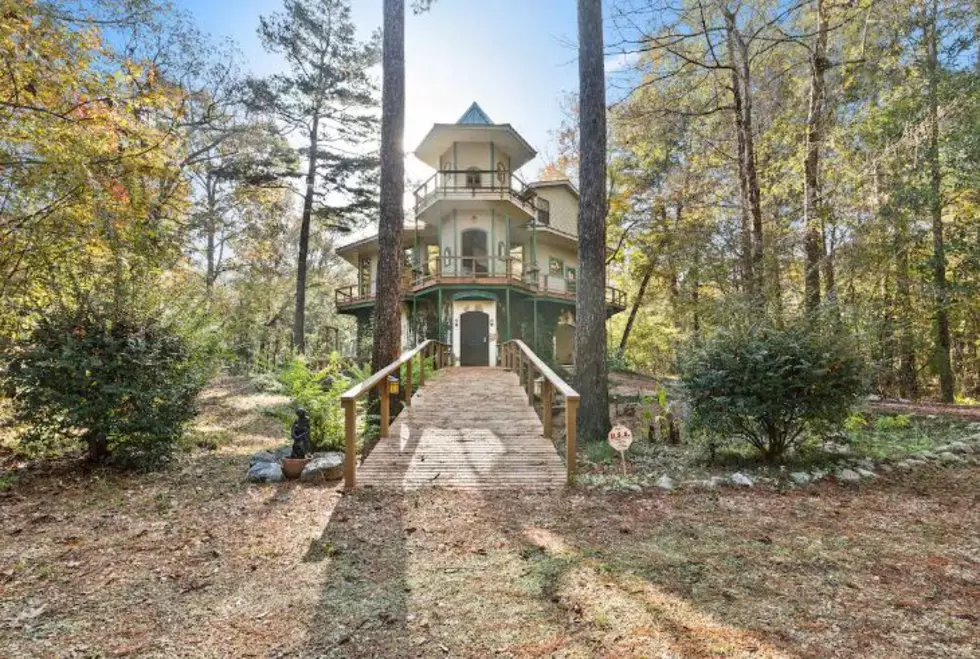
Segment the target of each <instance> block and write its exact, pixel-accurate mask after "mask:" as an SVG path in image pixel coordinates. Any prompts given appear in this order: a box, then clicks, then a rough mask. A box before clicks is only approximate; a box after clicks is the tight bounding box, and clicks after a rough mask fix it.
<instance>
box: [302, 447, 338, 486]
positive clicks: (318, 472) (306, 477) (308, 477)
mask: <svg viewBox="0 0 980 659" xmlns="http://www.w3.org/2000/svg"><path fill="white" fill-rule="evenodd" d="M343 477H344V454H343V453H322V454H318V455H317V456H316V457H314V458H313V459H312V460H310V462H309V464H307V465H306V466H305V467H303V473H301V474H300V475H299V479H300V480H301V481H304V482H307V483H322V482H325V481H334V480H337V479H338V478H343Z"/></svg>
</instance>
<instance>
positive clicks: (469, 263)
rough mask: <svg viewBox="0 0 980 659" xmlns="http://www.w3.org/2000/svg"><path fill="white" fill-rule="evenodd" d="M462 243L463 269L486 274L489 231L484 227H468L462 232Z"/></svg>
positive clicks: (468, 271)
mask: <svg viewBox="0 0 980 659" xmlns="http://www.w3.org/2000/svg"><path fill="white" fill-rule="evenodd" d="M460 243H461V244H460V250H461V251H462V256H463V271H464V272H466V273H468V274H486V273H487V232H486V231H484V230H483V229H466V230H465V231H463V232H462V233H461V234H460Z"/></svg>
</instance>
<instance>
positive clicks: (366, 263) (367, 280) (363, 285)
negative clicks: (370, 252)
mask: <svg viewBox="0 0 980 659" xmlns="http://www.w3.org/2000/svg"><path fill="white" fill-rule="evenodd" d="M357 270H358V272H357V292H358V295H361V296H362V297H363V296H367V295H370V294H371V257H370V256H362V257H361V258H360V261H359V265H358V268H357Z"/></svg>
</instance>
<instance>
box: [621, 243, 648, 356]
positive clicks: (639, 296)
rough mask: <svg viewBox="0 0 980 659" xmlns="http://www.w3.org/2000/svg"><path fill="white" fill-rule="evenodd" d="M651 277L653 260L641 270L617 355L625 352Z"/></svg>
mask: <svg viewBox="0 0 980 659" xmlns="http://www.w3.org/2000/svg"><path fill="white" fill-rule="evenodd" d="M651 277H653V260H652V259H651V260H649V261H648V262H647V267H646V268H644V270H643V279H641V280H640V290H639V291H637V292H636V299H634V300H633V306H632V307H630V316H629V318H627V319H626V327H625V328H624V329H623V337H622V338H621V339H620V340H619V354H621V355H622V354H623V353H625V352H626V344H627V342H628V341H629V338H630V332H632V331H633V323H635V322H636V314H637V312H638V311H639V310H640V304H642V303H643V296H644V295H646V292H647V284H649V283H650V278H651Z"/></svg>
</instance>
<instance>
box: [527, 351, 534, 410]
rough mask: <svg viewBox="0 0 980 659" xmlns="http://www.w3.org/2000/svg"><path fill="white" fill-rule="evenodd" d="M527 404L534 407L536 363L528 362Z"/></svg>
mask: <svg viewBox="0 0 980 659" xmlns="http://www.w3.org/2000/svg"><path fill="white" fill-rule="evenodd" d="M527 404H528V405H530V406H531V407H534V364H532V363H531V362H530V361H529V362H528V363H527Z"/></svg>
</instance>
